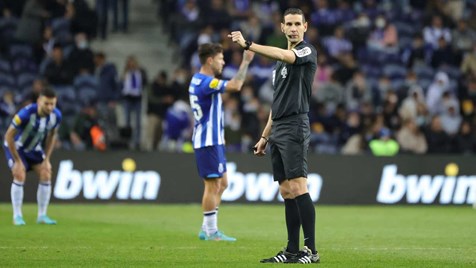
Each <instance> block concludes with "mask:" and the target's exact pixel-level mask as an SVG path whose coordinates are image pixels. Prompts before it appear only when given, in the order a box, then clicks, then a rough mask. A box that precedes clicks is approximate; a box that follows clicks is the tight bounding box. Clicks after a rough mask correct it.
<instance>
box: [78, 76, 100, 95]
mask: <svg viewBox="0 0 476 268" xmlns="http://www.w3.org/2000/svg"><path fill="white" fill-rule="evenodd" d="M73 86H74V87H75V88H76V90H78V91H79V90H80V89H81V88H92V89H94V90H95V91H97V89H98V86H99V82H98V80H97V78H96V77H95V76H94V75H90V74H87V75H78V76H76V77H75V78H74V82H73Z"/></svg>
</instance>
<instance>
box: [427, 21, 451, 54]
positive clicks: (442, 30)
mask: <svg viewBox="0 0 476 268" xmlns="http://www.w3.org/2000/svg"><path fill="white" fill-rule="evenodd" d="M423 36H424V39H425V43H426V44H429V45H431V48H432V49H437V48H438V40H439V39H440V37H443V38H444V39H445V40H446V42H451V32H450V30H449V29H448V28H447V27H445V26H444V25H443V20H442V19H441V17H440V16H438V15H434V16H433V17H432V19H431V25H429V26H426V27H425V28H424V29H423Z"/></svg>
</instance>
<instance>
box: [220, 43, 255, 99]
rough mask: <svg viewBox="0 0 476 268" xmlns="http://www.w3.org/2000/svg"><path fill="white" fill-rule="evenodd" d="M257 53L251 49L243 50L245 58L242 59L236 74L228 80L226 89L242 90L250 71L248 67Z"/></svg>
mask: <svg viewBox="0 0 476 268" xmlns="http://www.w3.org/2000/svg"><path fill="white" fill-rule="evenodd" d="M254 55H255V53H254V52H251V51H244V52H243V60H242V61H241V64H240V68H239V69H238V72H236V75H235V76H234V77H233V78H232V79H231V80H230V81H228V83H227V84H226V87H225V91H240V90H241V87H242V86H243V83H244V82H245V79H246V73H247V72H248V67H249V65H250V63H251V61H252V60H253V57H254Z"/></svg>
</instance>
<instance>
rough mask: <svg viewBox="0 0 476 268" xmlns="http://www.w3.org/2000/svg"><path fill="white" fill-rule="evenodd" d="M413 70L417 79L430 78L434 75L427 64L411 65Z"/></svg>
mask: <svg viewBox="0 0 476 268" xmlns="http://www.w3.org/2000/svg"><path fill="white" fill-rule="evenodd" d="M413 72H415V74H416V76H417V77H418V79H432V78H433V77H434V76H435V70H434V69H433V68H432V67H430V66H428V65H422V64H418V65H415V66H413Z"/></svg>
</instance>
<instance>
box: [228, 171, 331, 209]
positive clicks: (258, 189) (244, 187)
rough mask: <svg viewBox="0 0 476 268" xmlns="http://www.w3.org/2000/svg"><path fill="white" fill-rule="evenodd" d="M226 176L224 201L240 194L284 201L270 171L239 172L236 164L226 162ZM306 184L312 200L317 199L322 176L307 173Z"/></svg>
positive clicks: (238, 197) (236, 197)
mask: <svg viewBox="0 0 476 268" xmlns="http://www.w3.org/2000/svg"><path fill="white" fill-rule="evenodd" d="M226 169H227V174H228V175H227V176H228V188H227V189H226V190H225V192H224V193H223V195H222V198H221V199H222V200H224V201H235V200H238V199H240V198H241V197H242V196H244V197H245V199H246V201H264V202H272V201H275V200H279V201H284V200H283V198H282V197H281V195H280V194H279V185H278V183H277V182H275V181H274V180H273V175H272V174H271V173H259V174H257V173H241V172H238V171H237V167H236V164H235V163H233V162H228V163H227V164H226ZM307 184H308V185H307V186H308V189H309V195H310V196H311V199H312V201H314V202H316V201H318V200H319V195H320V193H321V188H322V177H321V176H320V175H319V174H316V173H310V174H308V175H307Z"/></svg>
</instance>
